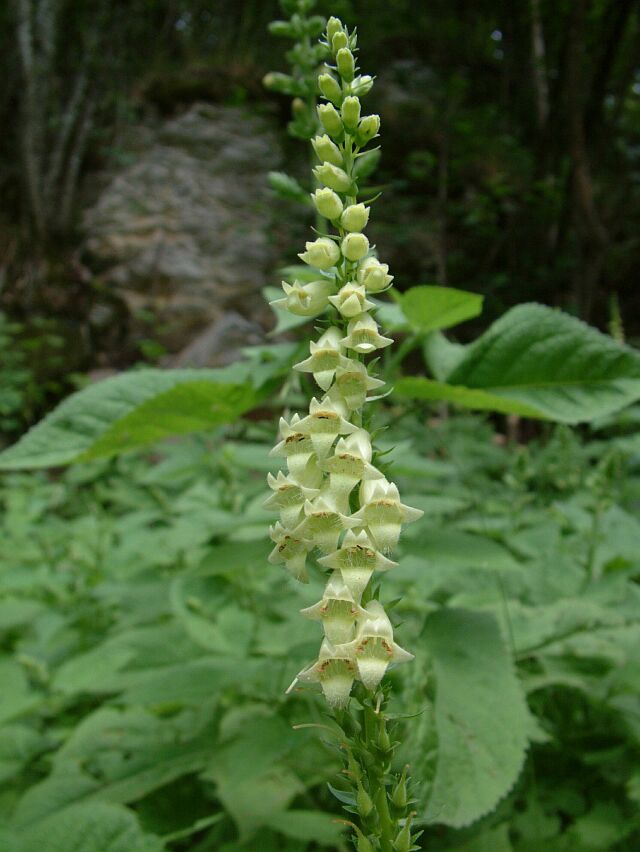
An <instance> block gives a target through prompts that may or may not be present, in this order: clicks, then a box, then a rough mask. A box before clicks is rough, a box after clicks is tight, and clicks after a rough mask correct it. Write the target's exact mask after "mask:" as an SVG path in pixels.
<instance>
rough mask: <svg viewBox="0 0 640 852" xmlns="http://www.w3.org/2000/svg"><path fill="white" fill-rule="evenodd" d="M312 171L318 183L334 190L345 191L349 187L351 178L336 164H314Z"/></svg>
mask: <svg viewBox="0 0 640 852" xmlns="http://www.w3.org/2000/svg"><path fill="white" fill-rule="evenodd" d="M313 173H314V175H315V176H316V178H317V179H318V180H319V181H320V183H323V184H324V185H325V186H328V187H329V188H330V189H335V191H336V192H346V191H347V190H348V189H350V188H351V184H352V180H351V178H350V177H349V175H348V174H347V173H346V172H345V171H344V170H343V169H341V168H339V167H338V166H332V165H331V163H323V164H322V165H321V166H316V167H315V169H314V170H313Z"/></svg>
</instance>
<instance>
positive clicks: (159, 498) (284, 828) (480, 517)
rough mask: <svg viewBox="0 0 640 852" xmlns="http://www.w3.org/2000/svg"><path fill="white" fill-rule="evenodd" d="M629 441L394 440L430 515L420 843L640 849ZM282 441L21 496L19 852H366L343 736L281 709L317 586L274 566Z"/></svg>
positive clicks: (11, 534) (402, 434)
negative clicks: (346, 816) (349, 812)
mask: <svg viewBox="0 0 640 852" xmlns="http://www.w3.org/2000/svg"><path fill="white" fill-rule="evenodd" d="M629 416H630V415H627V417H629ZM610 433H611V430H609V433H607V432H606V431H605V432H601V433H598V432H595V433H592V435H591V437H590V438H589V440H584V441H581V440H579V439H578V438H577V437H576V436H575V435H574V434H572V433H570V432H568V431H566V430H565V429H563V428H560V429H558V430H556V431H551V430H550V431H549V435H548V437H547V440H545V441H544V442H543V441H541V442H538V443H533V444H529V445H528V446H527V447H514V446H511V447H506V446H504V445H503V444H502V443H501V442H500V441H499V439H498V437H497V436H496V435H495V434H494V433H493V432H492V429H491V427H490V426H489V425H488V424H487V423H486V422H485V421H484V420H483V419H481V418H478V417H471V416H469V417H462V416H460V417H454V418H450V419H444V420H441V421H438V420H432V421H430V422H425V420H424V419H420V418H418V417H417V416H412V417H408V416H405V417H403V418H402V421H401V422H395V424H394V425H393V428H392V429H391V430H390V431H388V432H385V433H383V442H382V443H383V444H387V445H388V446H389V447H391V446H392V445H393V444H396V445H397V446H396V448H395V449H394V450H393V452H392V453H391V454H390V455H389V456H388V457H387V460H388V462H389V464H391V465H392V469H393V475H394V478H397V480H398V481H399V482H400V485H401V487H402V493H403V495H404V496H405V499H406V501H407V502H408V503H409V504H411V505H413V506H419V507H420V508H422V509H424V510H425V517H424V519H423V520H422V521H421V522H420V523H417V524H414V525H412V526H411V527H410V528H409V529H408V530H407V532H406V534H405V537H404V542H403V552H402V555H401V560H400V568H399V569H397V570H396V571H395V572H393V573H392V575H390V577H389V579H388V580H385V590H386V593H387V594H388V596H389V598H394V597H400V596H403V598H402V601H401V602H400V603H399V604H398V605H397V606H396V607H395V609H394V610H393V612H394V614H395V620H396V623H397V625H398V636H399V637H400V641H401V643H402V645H403V646H404V647H407V648H410V649H411V650H413V651H414V652H415V654H416V661H415V663H413V664H412V665H411V666H406V667H404V669H400V670H398V671H397V672H392V673H391V675H390V677H391V678H392V679H393V681H394V692H395V694H396V698H395V706H394V709H395V710H396V711H397V712H398V713H399V714H402V716H403V718H401V719H400V720H399V726H400V727H399V734H400V736H399V737H398V738H399V739H400V740H401V743H402V745H401V746H400V748H399V754H398V760H399V761H405V762H408V763H410V764H411V768H412V775H413V777H414V779H415V780H416V782H418V783H419V784H420V789H419V790H418V791H416V798H417V799H418V802H417V804H416V809H417V811H418V815H419V818H420V819H421V820H422V821H423V823H424V824H425V825H426V826H427V828H426V832H425V835H424V837H423V841H422V842H423V844H424V847H425V848H426V849H429V850H446V849H459V850H466V852H483V851H484V852H508V850H513V852H534V850H536V852H537V850H539V849H541V848H545V849H546V850H549V852H554V850H557V852H569V850H571V852H583V851H584V852H597V850H603V852H604V850H617V852H620V850H633V849H637V848H638V846H639V844H640V822H639V820H638V816H637V813H638V804H640V771H639V770H638V765H639V763H640V761H639V757H640V700H639V698H638V695H639V693H640V659H639V658H638V653H637V649H638V648H639V647H640V594H639V591H638V586H637V582H636V581H637V578H638V575H639V574H640V522H638V520H637V518H636V517H635V516H634V512H636V510H637V507H638V503H639V502H640V441H639V440H638V439H637V438H636V437H635V436H634V434H633V433H631V434H626V435H622V436H619V437H615V436H614V437H611V434H610ZM607 434H609V437H603V436H604V435H607ZM271 442H272V428H271V424H265V426H264V427H263V426H262V425H261V424H252V425H247V424H245V425H235V426H233V427H230V428H227V430H226V432H224V433H223V432H222V431H220V432H218V433H216V434H214V435H210V436H207V437H204V438H203V437H190V438H187V439H184V440H181V441H180V442H176V443H174V444H170V445H165V446H163V447H161V448H160V449H159V450H158V451H157V452H156V453H155V454H153V455H150V454H148V453H147V454H145V455H142V454H139V455H129V456H125V457H122V458H120V459H118V460H108V461H93V462H90V463H87V464H85V465H79V466H77V467H75V468H73V469H71V470H68V471H66V472H64V473H63V474H60V475H59V476H57V477H47V476H46V475H44V474H39V473H36V474H28V475H24V474H9V475H7V476H6V477H5V478H4V481H3V484H2V486H1V488H2V490H1V492H0V493H1V498H2V502H3V504H4V516H3V520H2V531H1V534H2V540H3V546H2V552H1V554H0V643H1V644H0V848H10V849H12V850H13V851H14V852H31V850H41V849H47V850H49V852H70V850H73V852H156V850H162V849H167V850H197V852H205V850H216V852H235V850H238V852H240V850H254V849H257V848H259V849H260V850H265V852H269V850H274V852H275V850H287V852H289V850H291V852H298V850H307V849H309V850H312V849H319V848H328V849H346V848H347V846H346V843H345V841H344V840H342V839H341V824H340V823H337V822H335V821H334V817H333V816H332V815H334V816H335V817H337V816H338V812H339V806H338V804H337V803H336V802H335V800H334V799H333V797H332V796H331V795H330V793H329V792H328V789H327V784H326V782H327V781H330V782H332V783H335V772H336V770H337V767H338V766H339V761H338V759H337V755H336V754H335V752H334V750H333V748H332V744H331V743H330V742H329V739H330V738H328V742H327V743H324V742H323V741H322V740H321V737H320V736H319V735H322V733H323V731H322V729H320V730H318V729H317V728H313V727H304V728H301V729H295V730H294V728H293V725H296V724H306V723H310V722H316V723H318V724H320V725H322V724H323V723H324V722H325V718H324V716H323V715H322V714H323V705H322V702H320V701H318V700H317V698H316V696H315V695H313V694H312V693H311V692H310V691H297V692H295V693H294V694H293V695H292V696H290V697H285V694H284V692H285V689H286V687H287V686H288V685H289V683H290V681H291V679H292V678H293V676H294V675H295V673H296V672H297V671H298V670H299V669H300V668H301V667H302V666H303V665H305V664H306V663H307V662H308V661H310V660H311V659H312V658H313V657H314V654H315V652H316V650H317V642H318V633H317V626H316V625H314V624H313V622H310V621H306V620H305V619H303V618H301V617H300V615H299V613H298V610H299V609H300V608H301V607H303V606H307V605H309V604H310V603H312V602H313V601H315V600H316V599H317V598H318V597H319V590H320V588H321V577H320V576H319V575H317V576H316V577H314V578H313V579H312V582H311V584H310V587H299V586H296V585H294V584H293V583H292V582H289V581H288V580H287V579H286V578H285V573H284V572H282V571H280V570H276V569H274V568H273V567H272V566H269V565H268V564H267V562H266V556H267V554H268V551H269V543H268V541H267V540H266V534H265V533H266V526H267V524H268V523H270V522H271V521H272V520H273V518H272V515H271V514H270V513H269V512H266V511H265V510H264V509H263V508H262V507H261V504H262V501H263V499H264V497H265V491H266V489H265V484H264V476H265V473H266V471H267V470H268V469H269V460H268V459H267V450H268V447H269V446H270V443H271ZM405 716H406V717H407V718H404V717H405ZM325 733H326V732H325Z"/></svg>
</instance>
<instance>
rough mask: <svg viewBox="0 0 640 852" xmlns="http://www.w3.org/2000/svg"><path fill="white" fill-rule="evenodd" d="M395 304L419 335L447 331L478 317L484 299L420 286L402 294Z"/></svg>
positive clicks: (452, 288) (471, 294)
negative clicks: (440, 329)
mask: <svg viewBox="0 0 640 852" xmlns="http://www.w3.org/2000/svg"><path fill="white" fill-rule="evenodd" d="M398 301H399V302H400V307H401V308H402V310H403V313H404V315H405V316H406V318H407V320H408V322H409V324H410V325H411V326H412V327H413V328H415V329H416V331H420V332H429V331H435V330H436V329H439V328H451V327H452V326H454V325H458V324H459V323H461V322H464V321H465V320H468V319H472V318H473V317H477V316H478V314H480V313H482V302H483V301H484V296H480V295H478V293H468V292H467V291H466V290H456V289H455V288H454V287H437V286H435V285H422V286H420V287H411V289H409V290H407V291H406V292H404V293H402V295H401V296H400V297H399V299H398Z"/></svg>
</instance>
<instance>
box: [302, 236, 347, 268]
mask: <svg viewBox="0 0 640 852" xmlns="http://www.w3.org/2000/svg"><path fill="white" fill-rule="evenodd" d="M305 248H306V251H304V252H301V253H300V254H299V255H298V257H299V258H300V260H303V261H304V262H305V263H308V264H309V266H315V267H316V269H330V268H331V267H332V266H335V265H336V263H337V262H338V260H339V259H340V249H339V248H338V246H337V245H336V244H335V243H334V241H333V240H330V239H329V238H328V237H320V238H319V239H317V240H313V241H312V242H307V243H305Z"/></svg>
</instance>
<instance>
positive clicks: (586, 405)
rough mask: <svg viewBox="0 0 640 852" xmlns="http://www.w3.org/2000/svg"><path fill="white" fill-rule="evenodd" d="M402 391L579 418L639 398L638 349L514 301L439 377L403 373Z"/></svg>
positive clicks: (523, 412)
mask: <svg viewBox="0 0 640 852" xmlns="http://www.w3.org/2000/svg"><path fill="white" fill-rule="evenodd" d="M396 393H398V394H399V395H400V396H406V397H412V398H418V399H443V400H448V401H451V402H455V403H458V404H460V405H463V406H466V407H468V408H477V409H484V410H494V411H501V412H505V413H515V414H521V415H523V416H527V417H536V418H540V419H547V420H556V421H558V422H561V423H579V422H582V421H587V420H592V419H594V418H596V417H602V416H604V415H606V414H609V413H611V412H612V411H616V410H618V409H621V408H623V407H624V406H626V405H629V404H630V403H632V402H635V401H636V400H637V399H640V353H639V352H637V351H636V350H634V349H632V348H631V347H629V346H625V345H623V344H621V343H618V342H617V341H615V340H613V338H611V337H608V336H607V335H605V334H601V333H600V332H599V331H597V330H596V329H594V328H591V327H589V326H588V325H586V324H585V323H583V322H581V321H580V320H577V319H575V318H574V317H571V316H569V315H568V314H565V313H562V312H561V311H557V310H553V309H552V308H548V307H545V306H544V305H537V304H527V305H519V306H518V307H516V308H513V309H512V310H510V311H508V312H507V313H506V314H505V315H504V316H503V317H501V318H500V319H499V320H498V321H497V322H495V323H494V324H493V325H492V326H491V327H490V328H489V329H488V330H487V331H486V332H485V333H484V334H483V335H482V336H481V337H480V338H478V340H476V341H475V342H474V343H472V344H470V345H469V346H467V347H466V350H465V353H464V355H463V357H462V358H461V359H460V360H459V361H458V363H457V364H456V365H455V366H454V367H453V369H452V370H451V372H450V373H448V375H447V376H446V384H445V383H444V382H432V381H430V380H428V379H424V378H417V377H412V378H406V379H402V380H401V381H400V382H398V384H397V385H396Z"/></svg>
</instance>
